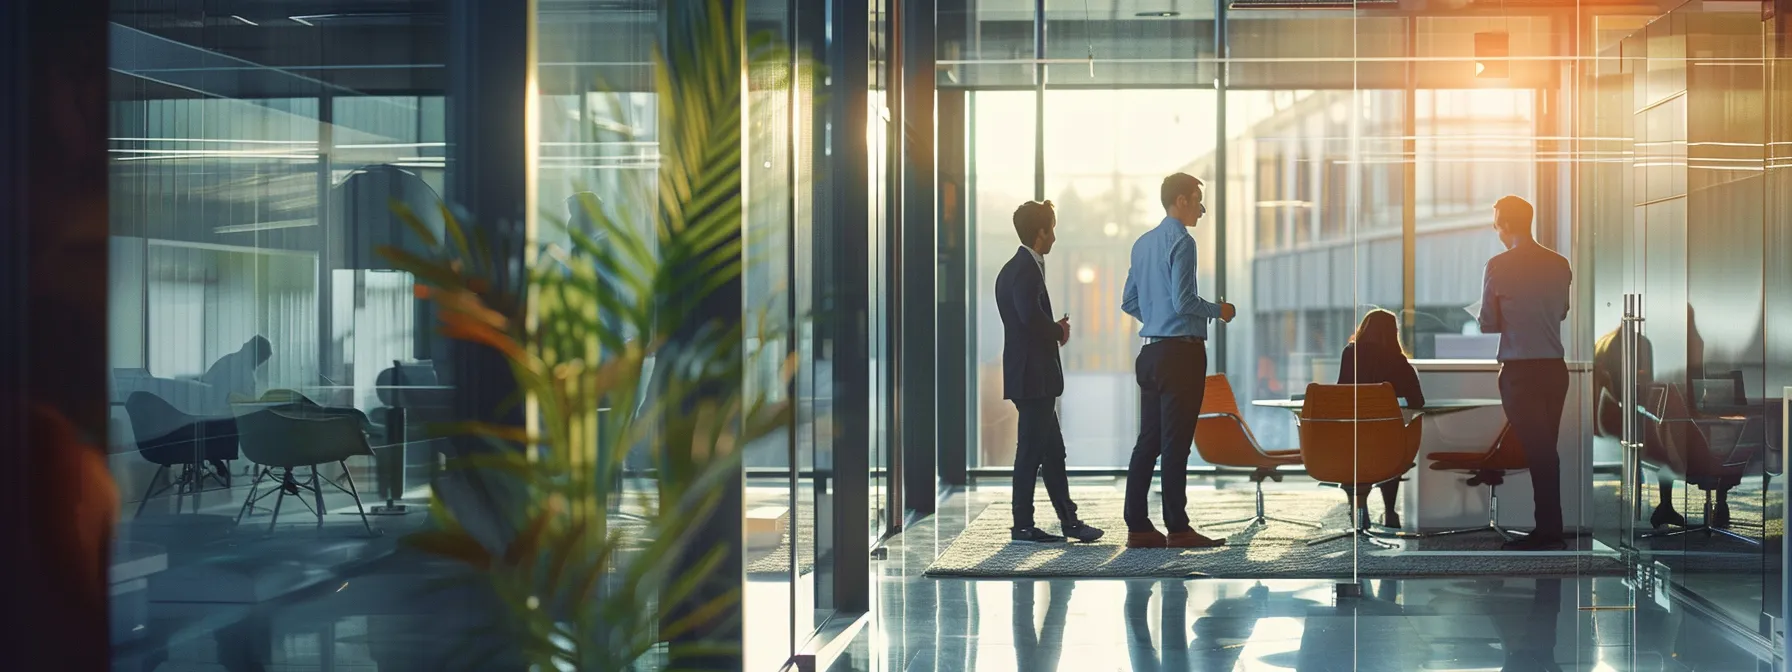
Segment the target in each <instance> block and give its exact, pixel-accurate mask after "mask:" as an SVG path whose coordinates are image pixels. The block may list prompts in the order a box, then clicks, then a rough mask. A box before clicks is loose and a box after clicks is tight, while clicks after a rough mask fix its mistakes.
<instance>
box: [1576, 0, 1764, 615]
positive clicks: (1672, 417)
mask: <svg viewBox="0 0 1792 672" xmlns="http://www.w3.org/2000/svg"><path fill="white" fill-rule="evenodd" d="M1761 18H1762V17H1761V16H1759V15H1758V14H1755V13H1752V12H1751V13H1735V12H1725V11H1721V10H1720V9H1719V8H1718V7H1716V6H1714V5H1710V4H1709V3H1696V2H1695V3H1689V4H1687V5H1684V6H1682V7H1680V8H1678V9H1676V10H1674V11H1673V12H1671V13H1669V14H1667V15H1663V16H1659V17H1606V18H1605V19H1603V20H1595V22H1594V24H1593V31H1592V32H1593V35H1594V37H1595V39H1596V40H1597V41H1598V43H1599V46H1600V56H1601V58H1599V59H1597V60H1590V61H1588V62H1586V63H1585V65H1584V66H1583V68H1582V73H1583V74H1582V76H1583V82H1584V83H1585V88H1584V89H1583V96H1582V101H1583V107H1582V110H1581V119H1582V121H1581V123H1582V124H1583V125H1584V126H1583V129H1584V130H1583V131H1582V136H1583V137H1582V138H1580V139H1578V142H1580V143H1581V144H1582V146H1583V151H1582V160H1581V161H1580V164H1579V166H1578V170H1579V172H1580V174H1581V180H1582V187H1581V189H1582V191H1581V194H1582V197H1583V200H1582V202H1581V204H1580V208H1579V209H1580V213H1581V214H1580V216H1581V218H1582V230H1583V231H1585V232H1586V234H1587V235H1590V236H1591V240H1592V242H1593V244H1592V245H1591V246H1590V253H1589V254H1583V255H1582V256H1581V259H1582V260H1583V262H1585V263H1588V264H1589V265H1590V266H1591V269H1590V272H1589V273H1588V274H1587V277H1588V278H1589V279H1590V283H1589V286H1587V287H1583V300H1588V299H1589V298H1590V303H1591V304H1592V307H1593V311H1592V313H1593V315H1592V319H1593V325H1592V328H1593V331H1594V333H1596V334H1599V335H1600V336H1599V337H1598V338H1599V340H1598V344H1599V350H1598V353H1597V354H1596V359H1597V358H1600V357H1604V358H1606V361H1607V362H1608V363H1614V362H1615V363H1616V364H1614V365H1613V366H1610V367H1603V368H1604V370H1605V371H1606V373H1603V375H1604V378H1603V379H1602V382H1601V383H1600V384H1599V385H1598V387H1597V389H1596V396H1595V397H1594V403H1595V404H1596V411H1595V413H1596V416H1597V420H1596V422H1595V425H1596V426H1595V431H1594V435H1595V436H1596V438H1595V439H1594V455H1595V459H1596V460H1597V461H1598V463H1599V465H1600V467H1601V471H1600V473H1601V480H1599V481H1598V482H1597V483H1596V486H1595V489H1594V493H1595V496H1596V497H1598V498H1599V500H1600V505H1601V506H1602V507H1612V508H1611V509H1603V511H1610V513H1609V514H1606V513H1603V512H1602V514H1601V515H1602V517H1603V518H1604V520H1605V521H1607V522H1608V523H1609V524H1610V527H1608V528H1604V529H1602V530H1601V535H1600V537H1601V539H1602V540H1606V541H1607V542H1608V543H1614V544H1617V545H1619V546H1620V547H1623V548H1625V549H1627V550H1628V551H1629V552H1630V553H1632V554H1633V557H1634V558H1635V559H1636V561H1637V566H1638V568H1639V571H1640V572H1641V573H1642V574H1643V575H1644V576H1645V577H1647V578H1648V579H1649V580H1650V581H1651V582H1652V583H1654V584H1655V585H1657V586H1659V587H1660V588H1662V589H1672V590H1674V591H1675V592H1676V593H1677V594H1679V595H1683V596H1685V597H1687V598H1689V604H1692V605H1694V606H1695V608H1701V609H1704V610H1707V611H1711V612H1715V613H1718V614H1721V615H1723V616H1725V617H1726V618H1727V619H1728V620H1729V621H1731V622H1733V623H1735V624H1736V625H1737V629H1738V630H1739V631H1741V632H1743V633H1744V634H1746V635H1748V636H1751V637H1754V638H1756V639H1757V640H1758V641H1761V642H1771V641H1773V639H1774V638H1775V637H1776V636H1778V635H1777V634H1776V631H1777V630H1778V629H1779V628H1780V627H1782V626H1781V625H1780V624H1779V623H1778V622H1777V621H1778V619H1779V615H1780V613H1781V606H1780V594H1781V593H1780V591H1781V589H1782V588H1781V586H1782V581H1783V572H1784V567H1783V561H1782V556H1781V551H1780V548H1781V544H1782V541H1783V534H1784V532H1783V530H1784V525H1785V522H1784V515H1785V514H1784V499H1783V497H1784V489H1783V484H1781V483H1778V482H1776V481H1777V480H1778V479H1777V477H1778V476H1779V474H1780V473H1781V464H1780V463H1781V462H1782V457H1783V450H1784V447H1783V446H1782V445H1780V442H1781V440H1782V439H1781V438H1780V437H1781V436H1782V432H1783V429H1782V425H1783V420H1782V418H1783V415H1782V412H1783V411H1782V404H1783V401H1782V400H1783V399H1784V389H1785V386H1784V384H1783V382H1780V381H1779V380H1778V377H1783V370H1784V368H1785V364H1784V362H1785V361H1786V353H1785V352H1784V349H1783V348H1779V347H1776V346H1775V345H1774V344H1775V343H1778V342H1785V341H1786V339H1787V338H1788V334H1787V333H1786V332H1785V331H1784V330H1783V329H1780V327H1781V326H1782V325H1780V324H1778V323H1777V322H1776V319H1777V318H1775V317H1772V316H1775V315H1778V314H1780V313H1783V311H1784V310H1785V308H1784V306H1785V302H1784V294H1783V292H1780V291H1778V288H1777V285H1776V283H1775V282H1774V279H1775V277H1776V274H1779V273H1780V269H1781V267H1783V265H1784V262H1783V261H1782V258H1783V257H1784V256H1785V252H1786V247H1785V240H1786V239H1785V236H1784V235H1783V233H1782V229H1783V222H1782V221H1781V220H1782V219H1783V218H1781V217H1777V216H1775V215H1773V214H1770V213H1773V212H1774V210H1773V208H1774V207H1776V206H1777V205H1778V204H1780V203H1782V202H1783V200H1784V198H1785V196H1784V195H1783V194H1779V193H1776V191H1778V190H1781V188H1782V187H1783V186H1784V185H1783V184H1778V183H1776V182H1775V179H1776V176H1778V175H1779V169H1778V168H1776V165H1775V162H1774V159H1773V158H1772V157H1773V155H1774V152H1775V151H1776V150H1775V147H1776V145H1775V144H1774V138H1775V135H1776V134H1780V135H1783V134H1784V130H1783V129H1782V128H1780V127H1781V126H1783V124H1780V123H1778V121H1776V117H1774V116H1773V115H1774V114H1775V113H1776V108H1775V107H1774V103H1775V101H1776V100H1778V101H1782V102H1781V104H1782V106H1783V98H1782V97H1781V96H1783V94H1776V93H1774V91H1775V90H1774V88H1773V87H1775V86H1783V83H1777V82H1774V81H1773V77H1772V75H1771V74H1770V73H1773V72H1775V69H1776V68H1777V67H1778V64H1777V61H1776V60H1774V59H1771V58H1770V54H1771V51H1769V50H1771V49H1775V48H1783V47H1776V43H1777V38H1776V36H1775V35H1774V34H1773V32H1772V26H1773V24H1772V23H1764V22H1763V21H1762V20H1761ZM1780 284H1783V283H1780ZM1588 292H1590V294H1591V296H1590V297H1588V296H1587V293H1588ZM1614 472H1616V473H1614ZM1614 487H1616V488H1620V489H1621V490H1622V491H1621V492H1613V491H1612V489H1613V488H1614Z"/></svg>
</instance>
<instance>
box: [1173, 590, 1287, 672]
mask: <svg viewBox="0 0 1792 672" xmlns="http://www.w3.org/2000/svg"><path fill="white" fill-rule="evenodd" d="M1268 611H1269V588H1267V587H1264V585H1263V584H1261V583H1259V584H1257V585H1255V586H1252V587H1251V588H1250V589H1249V590H1246V591H1245V594H1244V596H1243V597H1232V598H1226V599H1223V600H1214V601H1213V603H1212V604H1209V605H1207V609H1206V612H1207V614H1206V615H1205V616H1202V617H1200V618H1197V619H1195V626H1194V632H1195V639H1194V641H1192V642H1190V643H1189V649H1190V650H1192V651H1193V652H1194V659H1195V665H1194V666H1193V669H1197V670H1230V669H1235V668H1237V667H1238V657H1239V655H1240V654H1242V653H1244V643H1245V642H1248V641H1250V639H1251V633H1252V632H1253V631H1255V630H1256V629H1257V621H1258V619H1261V618H1263V617H1264V615H1265V614H1266V613H1267V612H1268Z"/></svg>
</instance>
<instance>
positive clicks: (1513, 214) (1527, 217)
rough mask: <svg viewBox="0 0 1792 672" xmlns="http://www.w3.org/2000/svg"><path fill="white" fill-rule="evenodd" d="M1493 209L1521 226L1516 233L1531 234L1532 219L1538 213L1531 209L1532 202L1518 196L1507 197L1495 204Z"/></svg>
mask: <svg viewBox="0 0 1792 672" xmlns="http://www.w3.org/2000/svg"><path fill="white" fill-rule="evenodd" d="M1493 209H1495V210H1498V211H1499V212H1500V216H1501V217H1503V218H1505V219H1507V220H1510V221H1513V222H1517V223H1519V224H1520V225H1521V226H1519V227H1518V228H1516V229H1514V231H1518V232H1523V233H1530V232H1531V218H1532V217H1534V216H1536V211H1535V210H1533V209H1532V208H1531V202H1530V201H1527V200H1524V199H1522V198H1519V197H1517V196H1507V197H1505V198H1502V199H1500V200H1499V201H1496V202H1495V203H1494V204H1493Z"/></svg>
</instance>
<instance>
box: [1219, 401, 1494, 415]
mask: <svg viewBox="0 0 1792 672" xmlns="http://www.w3.org/2000/svg"><path fill="white" fill-rule="evenodd" d="M1305 404H1306V400H1304V399H1258V400H1256V401H1253V402H1251V405H1252V406H1263V407H1266V408H1280V409H1284V410H1289V411H1298V410H1300V409H1301V407H1302V406H1304V405H1305ZM1498 405H1500V400H1498V399H1426V400H1425V405H1424V406H1423V407H1421V408H1407V409H1406V410H1409V411H1425V412H1427V413H1436V412H1445V411H1466V410H1469V409H1473V408H1487V407H1489V406H1498Z"/></svg>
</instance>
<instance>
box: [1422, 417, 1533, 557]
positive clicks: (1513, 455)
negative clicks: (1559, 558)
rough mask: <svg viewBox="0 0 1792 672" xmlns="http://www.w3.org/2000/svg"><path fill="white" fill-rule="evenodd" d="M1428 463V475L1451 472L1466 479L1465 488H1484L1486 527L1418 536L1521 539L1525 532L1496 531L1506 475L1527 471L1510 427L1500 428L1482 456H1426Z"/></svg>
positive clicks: (1464, 454)
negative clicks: (1472, 534)
mask: <svg viewBox="0 0 1792 672" xmlns="http://www.w3.org/2000/svg"><path fill="white" fill-rule="evenodd" d="M1427 457H1428V458H1430V460H1431V470H1432V471H1454V472H1459V473H1465V474H1468V475H1469V478H1468V481H1467V483H1468V486H1469V487H1471V488H1472V487H1474V486H1477V485H1485V486H1487V499H1488V504H1487V524H1486V525H1484V526H1481V527H1465V528H1462V529H1460V530H1445V531H1442V532H1429V533H1426V534H1423V535H1421V536H1426V537H1442V536H1447V535H1452V534H1468V533H1470V532H1488V531H1492V532H1493V533H1494V534H1498V535H1500V538H1501V539H1504V540H1506V541H1512V540H1513V539H1515V538H1518V537H1522V536H1524V535H1525V534H1527V533H1526V532H1522V531H1519V530H1514V529H1510V528H1505V527H1500V486H1501V485H1503V484H1505V482H1506V475H1507V474H1510V473H1512V472H1516V471H1524V470H1526V469H1529V468H1530V464H1529V463H1527V462H1526V461H1525V457H1524V445H1523V444H1520V443H1519V442H1518V436H1517V435H1515V434H1513V433H1512V426H1511V425H1506V426H1504V427H1502V428H1500V435H1499V436H1498V437H1497V438H1495V439H1494V440H1493V446H1492V447H1490V448H1488V449H1487V452H1484V453H1432V454H1430V455H1428V456H1427Z"/></svg>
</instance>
